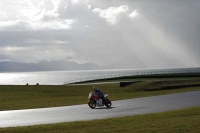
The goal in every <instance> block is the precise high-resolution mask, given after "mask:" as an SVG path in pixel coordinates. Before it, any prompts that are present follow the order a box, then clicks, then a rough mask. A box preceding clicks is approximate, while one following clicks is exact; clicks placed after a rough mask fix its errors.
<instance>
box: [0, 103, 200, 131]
mask: <svg viewBox="0 0 200 133" xmlns="http://www.w3.org/2000/svg"><path fill="white" fill-rule="evenodd" d="M199 112H200V107H194V108H188V109H183V110H177V111H169V112H164V113H154V114H146V115H136V116H127V117H119V118H111V119H102V120H92V121H79V122H69V123H61V124H50V125H39V126H29V127H14V128H1V129H0V132H1V133H88V132H95V133H102V132H105V133H130V132H131V133H144V132H145V133H169V132H170V133H199V132H200V113H199Z"/></svg>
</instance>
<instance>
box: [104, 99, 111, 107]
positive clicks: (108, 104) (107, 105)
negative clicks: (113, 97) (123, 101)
mask: <svg viewBox="0 0 200 133" xmlns="http://www.w3.org/2000/svg"><path fill="white" fill-rule="evenodd" d="M105 105H106V107H108V108H109V107H111V105H112V102H111V101H110V100H109V99H105Z"/></svg>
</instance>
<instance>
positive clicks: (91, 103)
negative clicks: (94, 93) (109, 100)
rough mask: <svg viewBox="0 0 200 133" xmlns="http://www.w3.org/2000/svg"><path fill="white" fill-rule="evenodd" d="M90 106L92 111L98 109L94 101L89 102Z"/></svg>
mask: <svg viewBox="0 0 200 133" xmlns="http://www.w3.org/2000/svg"><path fill="white" fill-rule="evenodd" d="M88 106H89V107H90V108H92V109H94V108H95V107H96V102H95V101H93V100H90V101H88Z"/></svg>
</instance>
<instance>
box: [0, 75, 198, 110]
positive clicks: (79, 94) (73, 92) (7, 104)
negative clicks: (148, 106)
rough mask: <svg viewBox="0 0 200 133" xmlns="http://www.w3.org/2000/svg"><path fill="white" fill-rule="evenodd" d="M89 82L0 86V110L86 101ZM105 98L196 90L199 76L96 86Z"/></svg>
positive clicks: (119, 98) (113, 98)
mask: <svg viewBox="0 0 200 133" xmlns="http://www.w3.org/2000/svg"><path fill="white" fill-rule="evenodd" d="M92 87H93V85H83V86H79V85H71V86H64V85H58V86H53V85H52V86H51V85H44V86H43V85H39V86H36V85H32V86H31V85H28V86H26V85H1V86H0V110H15V109H29V108H43V107H55V106H68V105H76V104H86V103H87V101H88V99H87V97H88V93H89V92H90V91H92ZM97 87H99V88H100V89H101V90H102V91H103V92H104V93H108V94H110V95H109V99H111V100H121V99H128V98H138V97H146V96H154V95H162V94H171V93H178V92H185V91H194V90H200V78H196V77H195V78H192V79H191V78H188V79H187V78H184V79H182V78H176V79H171V80H169V79H167V80H155V79H153V80H143V81H142V82H137V83H133V84H131V85H129V86H126V87H123V88H120V87H119V83H116V84H100V85H97Z"/></svg>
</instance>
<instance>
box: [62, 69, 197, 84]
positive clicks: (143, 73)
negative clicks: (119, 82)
mask: <svg viewBox="0 0 200 133" xmlns="http://www.w3.org/2000/svg"><path fill="white" fill-rule="evenodd" d="M187 73H188V74H200V69H198V70H187V71H183V70H173V71H166V70H164V71H154V72H153V71H152V72H151V71H149V72H133V73H124V74H118V75H106V76H98V77H88V78H80V79H75V80H69V81H66V82H65V83H64V84H76V83H82V82H87V81H96V80H101V79H114V78H119V77H121V78H123V77H134V76H146V75H169V74H187Z"/></svg>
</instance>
